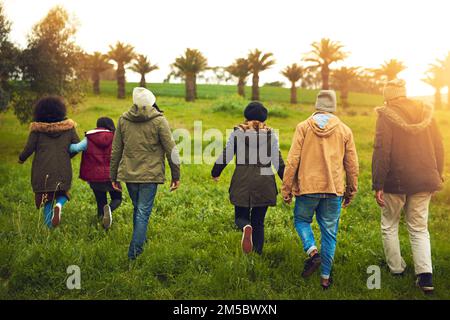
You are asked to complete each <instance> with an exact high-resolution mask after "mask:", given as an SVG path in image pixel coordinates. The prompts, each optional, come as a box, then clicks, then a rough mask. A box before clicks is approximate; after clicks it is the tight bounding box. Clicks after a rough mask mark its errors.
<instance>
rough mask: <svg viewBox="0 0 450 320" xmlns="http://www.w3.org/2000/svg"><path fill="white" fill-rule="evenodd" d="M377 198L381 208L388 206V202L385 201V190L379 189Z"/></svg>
mask: <svg viewBox="0 0 450 320" xmlns="http://www.w3.org/2000/svg"><path fill="white" fill-rule="evenodd" d="M375 199H376V200H377V203H378V205H379V206H380V207H381V208H384V207H385V206H386V202H384V191H383V190H378V191H376V192H375Z"/></svg>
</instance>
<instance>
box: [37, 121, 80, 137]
mask: <svg viewBox="0 0 450 320" xmlns="http://www.w3.org/2000/svg"><path fill="white" fill-rule="evenodd" d="M75 127H76V123H75V121H73V120H71V119H67V120H63V121H59V122H52V123H47V122H32V123H31V124H30V132H41V133H46V134H48V135H50V136H59V135H60V134H61V133H63V132H64V131H69V130H72V129H73V128H75Z"/></svg>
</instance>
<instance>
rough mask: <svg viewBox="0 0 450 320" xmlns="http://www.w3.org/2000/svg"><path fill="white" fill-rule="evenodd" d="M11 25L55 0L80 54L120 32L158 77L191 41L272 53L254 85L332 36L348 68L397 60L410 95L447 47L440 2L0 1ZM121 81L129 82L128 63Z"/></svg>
mask: <svg viewBox="0 0 450 320" xmlns="http://www.w3.org/2000/svg"><path fill="white" fill-rule="evenodd" d="M3 2H4V5H5V11H6V14H7V15H8V18H9V19H10V20H11V21H12V23H13V28H12V34H11V38H12V40H13V41H15V42H17V43H18V44H19V45H21V46H25V45H26V37H27V34H29V32H30V30H31V28H32V26H33V25H34V24H35V23H36V22H38V21H39V20H41V19H42V18H43V17H44V16H45V15H46V13H47V12H48V10H49V9H51V8H52V7H53V6H55V5H58V4H59V5H62V6H64V7H65V8H66V9H67V10H68V12H69V13H70V14H71V15H72V16H73V17H74V18H75V19H77V22H78V25H79V29H78V30H79V31H78V34H77V38H76V40H77V43H78V44H79V45H80V46H81V47H82V48H83V49H85V50H86V51H87V52H93V51H101V52H106V51H107V50H108V46H109V45H110V44H114V43H115V42H116V41H118V40H120V41H123V42H126V43H130V44H132V45H133V46H134V47H135V49H136V51H137V52H138V53H143V54H145V55H148V57H149V58H150V60H151V61H152V63H157V64H158V65H159V67H160V69H159V70H157V71H155V72H152V73H151V74H150V75H148V79H147V80H148V81H149V82H161V81H162V80H163V79H164V78H165V77H166V76H167V74H168V73H169V71H170V67H169V65H170V64H171V63H172V62H173V61H174V60H175V58H176V57H177V56H179V55H181V54H182V53H183V51H184V49H185V48H187V47H190V48H196V49H199V50H200V51H201V52H202V53H203V54H204V55H205V56H206V57H207V59H208V63H209V65H210V66H227V65H229V64H231V63H232V62H233V60H234V59H235V58H238V57H244V56H246V55H247V54H248V52H249V50H251V49H254V48H259V49H261V50H263V51H267V52H272V53H273V54H274V56H275V59H276V61H277V64H276V65H275V66H274V67H273V68H272V69H270V70H268V71H265V72H263V73H262V74H261V83H265V82H269V81H278V80H279V81H286V80H285V79H284V78H283V77H282V75H281V74H280V71H281V69H283V68H284V67H285V66H286V65H289V64H291V63H294V62H297V63H301V58H302V57H303V54H304V53H306V52H308V51H309V50H310V45H311V43H312V42H314V41H318V40H320V39H321V38H323V37H328V38H331V39H332V40H335V41H340V42H341V43H342V44H344V45H345V50H347V51H348V52H350V56H349V58H348V59H346V60H345V61H344V62H343V63H340V64H336V65H334V67H339V66H340V65H347V66H363V67H370V68H375V67H378V66H380V65H381V64H382V63H383V62H384V61H386V60H389V59H391V58H396V59H399V60H401V61H403V62H404V63H405V64H406V65H407V66H408V69H407V70H405V71H404V72H402V73H401V74H400V77H401V78H403V79H405V80H406V81H407V89H408V92H409V94H410V95H414V96H419V95H431V94H433V89H432V88H431V87H428V86H427V85H426V84H424V83H423V82H422V81H421V79H422V78H423V77H424V72H425V71H426V69H427V67H428V65H429V64H430V63H432V62H434V61H435V59H437V58H443V57H444V56H445V55H446V54H447V52H449V51H450V40H449V39H450V38H449V37H448V33H449V31H450V19H449V18H448V17H449V15H448V12H450V10H449V8H450V1H448V0H370V1H369V0H339V1H336V0H314V1H311V0H310V1H305V0H272V1H268V0H89V1H88V0H39V1H36V0H3ZM127 77H128V80H133V81H134V80H138V78H139V77H138V75H136V74H134V73H132V72H131V71H129V72H128V73H127Z"/></svg>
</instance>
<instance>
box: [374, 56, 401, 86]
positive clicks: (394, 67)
mask: <svg viewBox="0 0 450 320" xmlns="http://www.w3.org/2000/svg"><path fill="white" fill-rule="evenodd" d="M405 69H406V66H405V65H404V64H403V62H401V61H399V60H397V59H391V60H389V61H385V62H384V63H383V64H382V65H381V67H380V68H379V69H376V70H375V75H376V76H378V77H380V78H382V79H385V80H387V81H391V80H394V79H395V78H397V76H398V74H399V73H400V72H402V71H403V70H405Z"/></svg>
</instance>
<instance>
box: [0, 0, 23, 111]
mask: <svg viewBox="0 0 450 320" xmlns="http://www.w3.org/2000/svg"><path fill="white" fill-rule="evenodd" d="M10 32H11V22H10V21H9V20H8V19H7V17H6V15H5V12H4V9H3V3H2V2H0V111H1V110H5V109H6V107H7V106H8V104H9V100H10V96H11V90H12V88H11V85H10V83H9V80H10V79H11V78H12V77H13V76H15V75H16V74H17V71H18V68H17V65H18V61H17V60H18V59H17V57H18V56H19V54H20V51H19V49H18V48H17V47H16V46H15V45H14V44H13V43H12V42H11V41H10V40H9V33H10Z"/></svg>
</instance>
